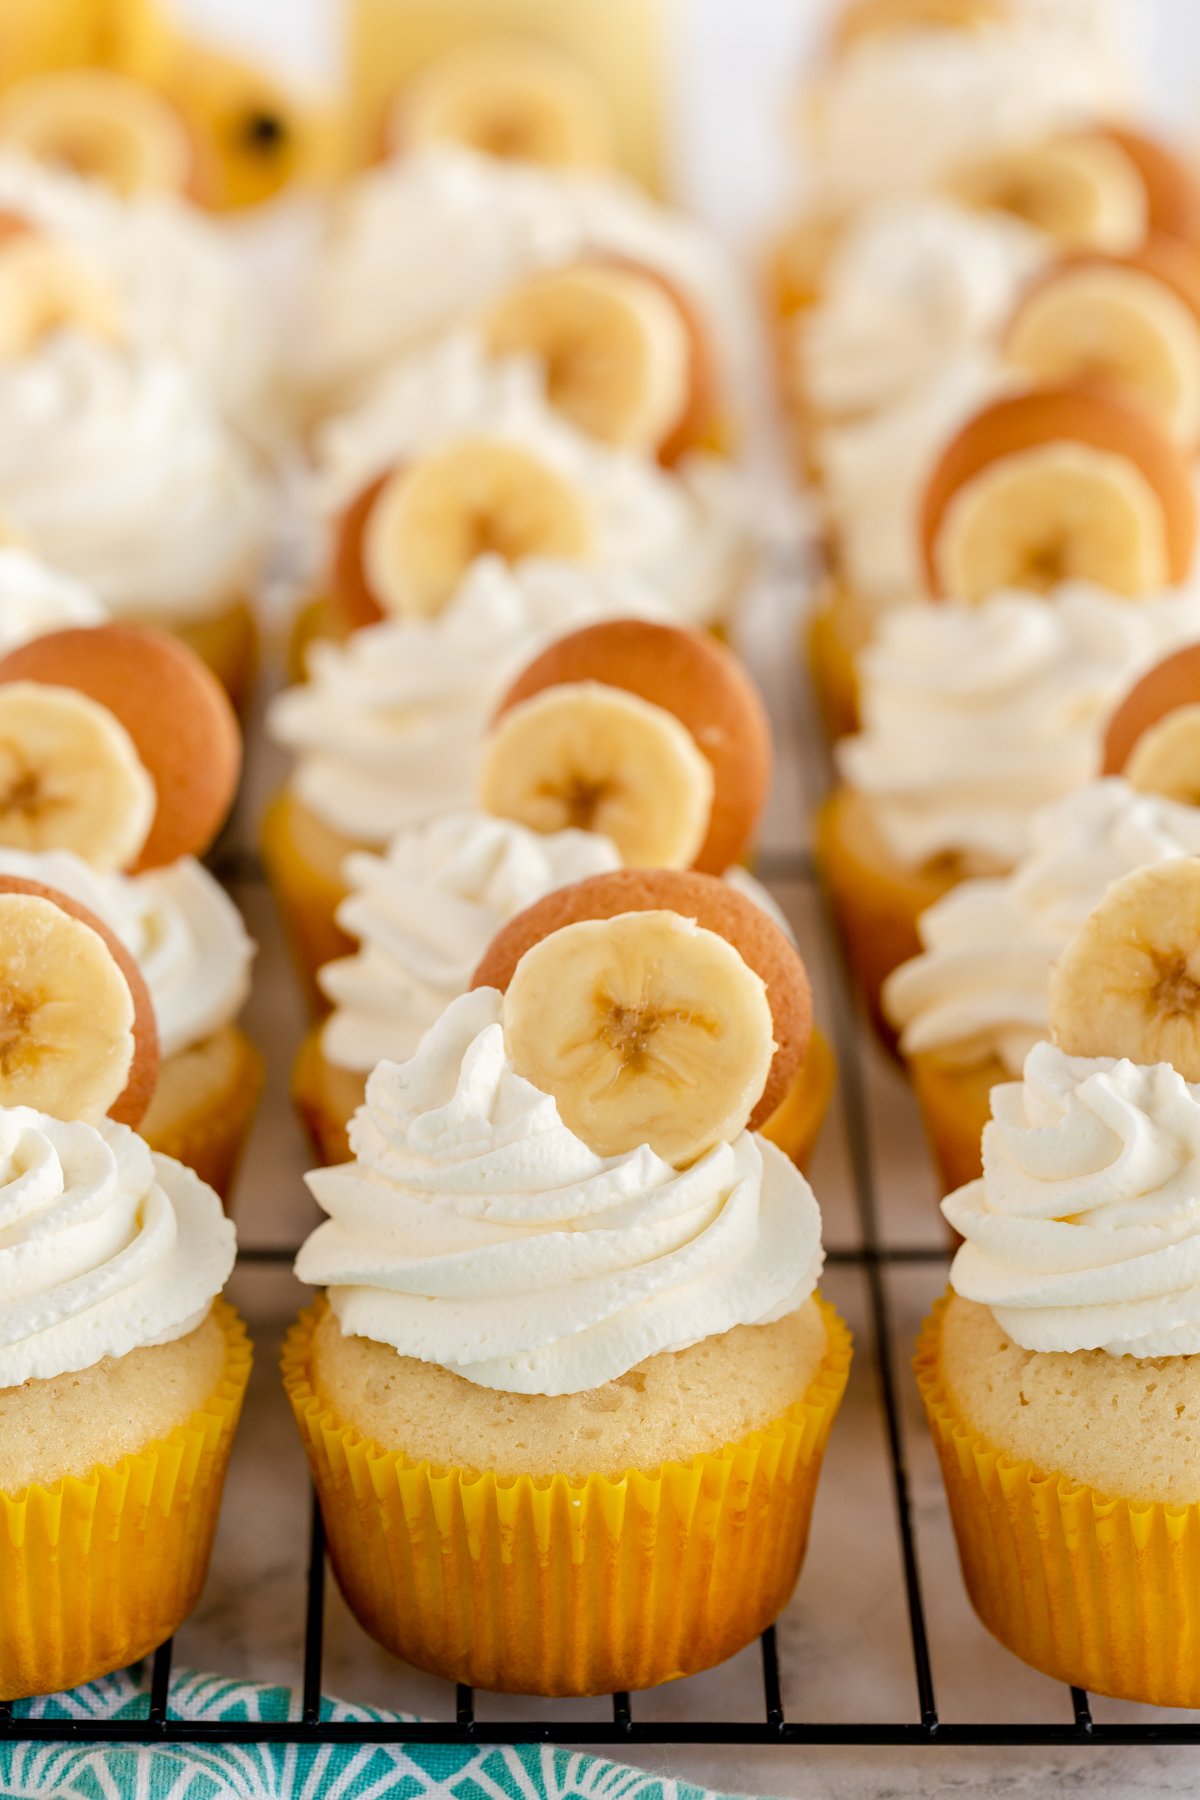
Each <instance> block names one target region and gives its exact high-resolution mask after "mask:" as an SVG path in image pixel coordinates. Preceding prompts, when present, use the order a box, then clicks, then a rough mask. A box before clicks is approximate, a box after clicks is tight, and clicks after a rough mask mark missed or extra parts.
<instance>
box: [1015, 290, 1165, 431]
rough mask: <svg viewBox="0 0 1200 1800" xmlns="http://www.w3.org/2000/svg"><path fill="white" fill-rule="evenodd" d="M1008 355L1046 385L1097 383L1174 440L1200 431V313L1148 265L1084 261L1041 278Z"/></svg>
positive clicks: (1018, 319) (1027, 301)
mask: <svg viewBox="0 0 1200 1800" xmlns="http://www.w3.org/2000/svg"><path fill="white" fill-rule="evenodd" d="M1005 351H1006V353H1007V355H1008V358H1009V360H1010V361H1011V362H1013V363H1015V364H1016V365H1017V367H1018V368H1021V369H1024V370H1026V371H1027V372H1028V373H1029V374H1031V375H1033V376H1035V377H1037V378H1038V379H1039V380H1042V381H1089V382H1090V381H1094V382H1097V383H1098V384H1099V385H1100V386H1102V387H1106V388H1110V389H1112V390H1114V391H1115V392H1116V393H1118V394H1119V395H1122V396H1123V397H1124V398H1125V399H1127V400H1130V401H1131V402H1132V403H1133V404H1135V405H1140V406H1144V407H1145V408H1146V409H1147V411H1149V412H1150V414H1151V415H1152V417H1153V418H1154V419H1155V420H1157V422H1158V423H1159V425H1161V426H1162V428H1163V430H1164V431H1166V432H1167V433H1168V435H1169V436H1171V437H1172V438H1174V439H1175V441H1176V442H1177V443H1181V444H1185V445H1192V444H1194V443H1195V442H1196V440H1197V438H1198V437H1200V317H1197V314H1196V312H1195V311H1193V309H1192V308H1191V307H1190V306H1188V305H1187V304H1186V302H1185V301H1184V300H1183V299H1182V298H1181V297H1180V296H1179V295H1178V294H1176V293H1173V292H1172V290H1171V289H1170V287H1168V286H1167V285H1166V283H1165V282H1163V281H1160V280H1159V279H1157V277H1156V276H1155V275H1153V274H1151V273H1150V272H1149V270H1146V269H1140V268H1136V267H1130V266H1122V265H1121V264H1118V263H1094V264H1092V263H1085V264H1082V265H1079V266H1078V267H1073V268H1068V269H1066V270H1064V271H1062V272H1061V273H1059V274H1058V275H1056V276H1055V277H1054V278H1053V279H1052V280H1050V281H1047V282H1044V283H1042V284H1039V285H1038V286H1037V287H1035V288H1034V290H1033V291H1032V292H1031V293H1030V294H1029V295H1028V297H1027V298H1026V299H1025V301H1024V302H1023V303H1022V305H1021V306H1020V307H1019V309H1018V311H1017V313H1016V316H1015V317H1014V319H1013V321H1012V324H1011V325H1010V327H1009V331H1008V337H1007V340H1006V343H1005Z"/></svg>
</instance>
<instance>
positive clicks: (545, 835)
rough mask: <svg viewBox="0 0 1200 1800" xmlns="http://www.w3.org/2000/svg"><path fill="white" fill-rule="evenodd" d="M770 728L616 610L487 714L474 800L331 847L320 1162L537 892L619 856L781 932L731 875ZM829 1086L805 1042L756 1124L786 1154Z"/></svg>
mask: <svg viewBox="0 0 1200 1800" xmlns="http://www.w3.org/2000/svg"><path fill="white" fill-rule="evenodd" d="M770 767H771V749H770V728H769V725H768V722H767V718H766V713H765V710H764V708H763V705H762V702H761V699H760V697H759V695H758V693H757V691H756V689H755V688H754V686H753V683H752V682H751V681H750V680H749V678H748V676H747V675H746V673H745V671H744V670H743V669H742V668H741V666H740V664H738V663H737V662H736V660H735V659H734V658H733V657H732V656H731V655H730V653H729V652H728V651H727V650H725V649H723V648H722V647H721V646H720V645H718V644H715V643H713V641H712V640H711V639H710V638H707V637H704V636H701V635H699V634H697V633H695V632H683V631H680V630H679V629H678V628H677V627H673V626H666V625H658V624H652V623H647V622H645V621H640V620H637V621H635V620H628V619H622V620H614V621H612V622H611V623H606V624H603V625H594V626H589V627H586V628H585V629H583V630H582V631H579V632H576V633H574V634H573V635H571V636H569V637H565V638H560V639H558V640H557V641H556V642H555V643H553V644H552V645H551V646H550V647H549V649H547V650H546V651H544V652H543V653H542V655H541V656H540V657H538V658H536V659H535V661H534V662H533V663H532V664H531V665H530V667H529V668H528V669H526V670H525V671H524V672H523V673H522V674H521V675H520V676H518V678H517V680H516V682H515V683H514V684H513V686H512V687H511V688H510V689H509V691H508V693H507V694H506V695H505V696H504V698H503V699H502V700H501V702H500V704H499V706H498V707H497V709H496V713H495V716H494V719H493V722H492V726H491V729H490V731H489V734H488V736H487V738H485V740H484V742H483V744H482V746H481V752H480V774H479V794H480V800H481V807H480V809H479V810H476V811H473V812H456V813H448V814H444V815H442V816H441V817H438V818H436V819H432V820H430V821H429V822H428V823H427V824H426V825H424V826H418V827H416V828H415V829H413V830H411V831H407V832H402V833H401V834H400V835H399V837H397V838H396V839H394V840H393V842H392V843H391V844H390V845H389V846H388V847H387V849H386V851H385V853H384V854H383V855H382V856H378V855H368V854H363V853H361V852H360V853H358V854H357V855H354V856H351V857H350V858H348V860H347V863H346V868H345V877H346V881H347V884H348V895H347V898H346V899H345V900H344V901H343V902H342V904H341V905H340V907H339V908H338V913H337V923H338V925H339V926H340V927H341V928H342V929H343V930H344V931H345V932H346V933H347V934H348V935H349V936H350V937H351V938H352V939H354V940H357V943H356V948H355V952H354V954H353V955H350V956H345V957H341V958H339V959H338V960H337V961H336V962H332V963H328V964H326V966H325V967H324V968H323V969H321V970H320V972H319V974H318V977H317V979H318V984H319V986H320V988H321V991H322V993H323V995H324V996H325V998H326V1000H328V1001H329V1002H330V1003H331V1004H332V1008H333V1010H332V1012H331V1013H330V1016H329V1017H328V1018H327V1019H326V1020H325V1021H324V1023H323V1024H322V1025H321V1026H319V1027H317V1028H314V1030H313V1031H312V1032H311V1033H310V1035H309V1038H308V1040H307V1041H306V1043H305V1045H304V1046H303V1048H302V1050H301V1052H300V1055H299V1058H298V1060H297V1064H296V1071H295V1081H294V1089H295V1094H296V1100H297V1104H298V1106H299V1108H300V1112H301V1115H302V1117H303V1118H304V1120H305V1123H306V1124H307V1126H308V1129H309V1131H310V1133H311V1135H312V1138H313V1142H314V1145H315V1147H316V1150H317V1153H318V1155H319V1156H320V1157H321V1158H322V1160H323V1161H325V1162H340V1161H343V1160H344V1159H345V1157H346V1156H347V1155H348V1153H349V1152H348V1140H347V1137H346V1131H347V1127H348V1125H349V1123H350V1120H351V1118H352V1116H353V1114H354V1112H355V1111H356V1109H357V1108H358V1107H359V1106H360V1105H361V1104H362V1101H363V1093H364V1087H365V1083H366V1079H367V1076H368V1075H369V1074H370V1072H371V1070H372V1069H373V1068H374V1067H375V1066H376V1064H377V1063H379V1062H381V1061H383V1060H385V1059H386V1060H388V1061H391V1062H402V1061H405V1060H406V1059H407V1058H408V1057H410V1056H411V1055H412V1054H413V1053H414V1052H415V1050H416V1048H417V1045H418V1044H419V1042H420V1040H421V1038H422V1037H423V1036H424V1034H425V1032H426V1031H427V1030H428V1029H429V1027H430V1026H432V1025H433V1024H434V1022H435V1021H436V1019H437V1018H438V1017H439V1016H440V1014H441V1013H442V1012H443V1011H444V1009H445V1007H446V1006H447V1005H448V1004H449V1002H450V1001H451V1000H453V999H454V998H455V997H456V996H457V995H458V994H460V993H462V992H463V991H464V990H465V989H466V988H467V986H468V985H469V983H470V978H471V974H472V972H473V970H474V968H475V966H476V964H477V963H478V961H479V959H480V957H481V956H482V955H483V952H484V950H485V949H486V948H487V945H488V943H489V942H490V941H491V939H492V938H493V936H494V935H495V933H496V932H497V931H498V930H499V929H500V927H501V926H502V925H504V924H506V923H507V922H508V920H509V919H510V918H512V917H513V916H514V915H515V914H516V913H518V912H520V911H522V910H523V909H524V908H525V907H526V906H529V905H531V904H532V903H533V902H534V901H536V900H540V899H541V898H542V896H543V895H545V894H547V893H550V892H552V891H553V890H554V889H557V888H561V887H566V886H569V885H570V884H572V883H574V882H576V881H582V880H584V879H586V878H587V877H590V876H593V875H603V874H606V873H608V872H609V871H611V870H613V869H618V868H621V867H623V866H633V867H641V868H658V867H663V868H681V867H688V866H691V867H694V868H698V869H701V870H705V871H708V872H711V873H713V874H722V875H724V877H725V879H726V880H727V881H729V882H732V883H733V885H735V886H736V887H738V888H739V889H740V890H741V891H742V892H743V893H744V894H746V895H747V896H748V897H749V898H751V899H753V900H754V901H755V902H756V903H757V904H758V905H759V906H761V907H762V908H764V910H766V911H767V912H768V914H769V916H770V917H771V918H772V920H773V921H774V922H775V923H776V924H778V925H779V926H780V927H781V929H783V930H784V931H785V932H788V930H789V928H788V926H787V924H786V923H785V921H784V919H783V917H782V915H781V914H780V913H779V911H778V909H777V908H776V907H775V905H774V902H773V901H772V900H771V899H770V896H769V895H768V894H767V893H766V891H765V889H763V888H762V887H760V886H759V884H758V883H757V882H755V881H754V880H753V878H752V877H751V876H749V875H747V874H746V872H745V870H744V869H742V868H741V867H739V859H741V858H743V857H745V856H746V855H747V854H748V852H749V849H750V846H751V845H752V843H753V839H754V834H755V831H756V828H757V824H758V820H759V817H760V814H761V811H762V807H763V803H764V801H765V799H766V793H767V787H768V783H769V777H770ZM832 1085H833V1056H832V1052H831V1051H830V1049H829V1047H828V1045H827V1043H826V1042H825V1041H824V1039H822V1038H821V1037H820V1036H819V1034H816V1033H814V1036H813V1039H812V1043H811V1045H810V1049H809V1054H808V1055H807V1056H806V1058H805V1061H804V1064H803V1067H802V1068H801V1070H800V1071H799V1073H798V1076H797V1080H796V1083H795V1084H794V1086H793V1088H792V1089H791V1090H789V1092H788V1094H786V1095H785V1096H784V1098H783V1101H782V1102H781V1105H780V1107H779V1108H778V1109H777V1112H776V1113H775V1114H773V1115H772V1117H771V1118H770V1119H768V1120H767V1121H766V1122H765V1124H764V1126H763V1132H764V1135H765V1136H766V1137H768V1138H770V1139H771V1140H772V1141H773V1142H775V1143H777V1144H778V1145H779V1147H780V1148H781V1149H783V1150H785V1151H786V1152H787V1153H788V1154H789V1155H791V1156H792V1157H794V1158H795V1160H796V1161H797V1162H800V1163H803V1161H804V1159H805V1158H806V1157H807V1155H808V1153H809V1152H810V1151H811V1149H812V1145H813V1142H814V1140H815V1137H816V1134H817V1132H818V1130H819V1128H820V1125H821V1122H822V1119H823V1117H824V1113H825V1110H826V1108H827V1106H828V1102H829V1099H830V1095H831V1091H832Z"/></svg>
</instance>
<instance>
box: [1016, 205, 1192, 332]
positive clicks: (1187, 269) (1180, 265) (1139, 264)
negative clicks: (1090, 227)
mask: <svg viewBox="0 0 1200 1800" xmlns="http://www.w3.org/2000/svg"><path fill="white" fill-rule="evenodd" d="M1087 269H1130V270H1133V271H1134V272H1135V273H1137V274H1142V275H1151V276H1153V277H1154V279H1155V280H1156V281H1161V282H1162V284H1163V286H1164V287H1166V288H1169V289H1170V290H1171V292H1172V293H1173V294H1174V295H1175V297H1176V299H1178V300H1182V301H1183V304H1184V305H1185V306H1186V307H1187V309H1188V311H1189V312H1191V313H1192V314H1193V315H1194V316H1195V318H1196V319H1197V320H1198V321H1200V249H1197V248H1196V246H1195V245H1193V244H1189V243H1185V242H1183V241H1181V240H1180V239H1178V238H1170V237H1167V236H1165V235H1164V234H1163V233H1161V232H1157V233H1154V234H1153V235H1152V236H1150V237H1148V238H1147V239H1146V241H1145V243H1144V244H1140V245H1139V246H1138V248H1137V249H1136V250H1130V251H1128V252H1127V253H1126V254H1125V255H1118V254H1116V253H1115V252H1105V251H1100V250H1082V251H1079V252H1078V253H1076V254H1074V255H1071V256H1064V257H1062V258H1061V259H1060V260H1059V261H1058V262H1055V263H1053V264H1052V265H1051V266H1050V268H1048V269H1046V270H1045V271H1044V272H1043V273H1042V274H1040V275H1036V276H1035V277H1034V279H1033V280H1032V281H1031V282H1030V283H1029V284H1028V286H1027V287H1026V288H1025V289H1024V290H1023V292H1022V294H1021V298H1020V300H1019V301H1018V302H1017V305H1016V307H1015V309H1014V311H1013V313H1012V315H1011V317H1010V319H1009V321H1008V325H1007V327H1006V333H1005V336H1006V340H1007V339H1011V337H1012V336H1013V333H1014V332H1015V330H1016V329H1017V326H1018V325H1019V323H1020V321H1021V317H1022V315H1023V313H1024V311H1025V309H1026V307H1027V306H1028V305H1029V303H1030V302H1031V301H1032V300H1034V299H1035V298H1036V297H1037V296H1038V295H1039V294H1041V293H1043V292H1044V291H1045V290H1046V289H1047V288H1052V287H1054V286H1056V285H1057V284H1058V283H1059V282H1060V281H1069V280H1070V278H1071V276H1072V275H1075V274H1077V273H1080V272H1082V271H1084V270H1087Z"/></svg>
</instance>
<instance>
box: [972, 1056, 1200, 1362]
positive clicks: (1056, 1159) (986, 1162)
mask: <svg viewBox="0 0 1200 1800" xmlns="http://www.w3.org/2000/svg"><path fill="white" fill-rule="evenodd" d="M1198 1159H1200V1087H1196V1086H1193V1085H1190V1084H1189V1083H1188V1082H1186V1081H1184V1079H1183V1077H1182V1076H1181V1075H1180V1074H1178V1073H1177V1072H1176V1071H1175V1070H1174V1069H1173V1068H1171V1067H1170V1065H1169V1064H1167V1063H1158V1064H1156V1065H1154V1066H1153V1067H1149V1068H1146V1067H1141V1066H1139V1065H1138V1064H1136V1063H1132V1062H1128V1061H1121V1062H1114V1061H1112V1060H1111V1059H1110V1058H1107V1057H1099V1058H1095V1059H1090V1058H1083V1057H1070V1056H1065V1055H1064V1054H1063V1052H1062V1051H1061V1050H1058V1049H1056V1048H1055V1047H1054V1046H1053V1045H1051V1044H1038V1045H1037V1046H1036V1048H1035V1049H1033V1050H1032V1051H1031V1052H1030V1054H1029V1058H1028V1060H1027V1062H1026V1064H1025V1077H1024V1080H1023V1082H1013V1083H1007V1084H1005V1085H1004V1086H1002V1087H997V1088H993V1089H992V1117H991V1119H990V1120H989V1121H988V1123H987V1125H986V1127H985V1128H984V1133H983V1179H982V1180H981V1181H975V1182H972V1183H971V1184H970V1186H969V1187H965V1188H960V1189H959V1191H958V1192H957V1193H956V1194H951V1195H950V1196H949V1198H948V1199H946V1200H944V1201H943V1202H942V1211H943V1212H944V1213H945V1215H946V1217H947V1219H948V1220H949V1221H950V1223H951V1225H953V1226H954V1228H955V1229H956V1230H957V1231H960V1232H961V1233H962V1235H963V1237H964V1238H965V1239H966V1242H965V1243H964V1245H963V1247H962V1248H961V1249H960V1251H959V1252H958V1255H957V1256H956V1257H955V1259H954V1265H953V1267H952V1269H951V1271H950V1280H951V1283H952V1285H953V1287H954V1289H955V1292H956V1293H959V1294H961V1295H962V1296H963V1297H964V1299H967V1300H975V1301H978V1302H979V1303H980V1304H981V1305H983V1306H988V1307H990V1308H991V1310H992V1312H993V1313H994V1314H995V1316H996V1320H997V1322H998V1324H999V1325H1000V1327H1001V1328H1002V1330H1004V1331H1006V1332H1007V1333H1008V1334H1009V1335H1010V1336H1011V1337H1012V1338H1013V1340H1014V1341H1015V1342H1016V1343H1018V1344H1020V1345H1021V1346H1022V1348H1024V1349H1026V1350H1041V1351H1056V1350H1057V1351H1068V1352H1070V1351H1077V1350H1106V1351H1107V1352H1108V1353H1109V1354H1110V1355H1111V1356H1139V1357H1147V1356H1195V1355H1197V1354H1200V1183H1198V1182H1197V1174H1196V1171H1197V1162H1198Z"/></svg>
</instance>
